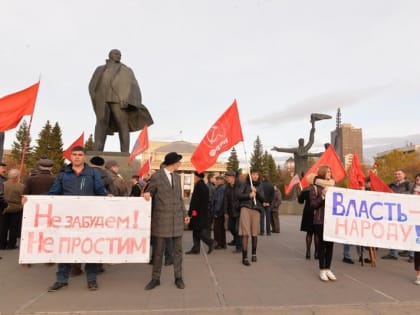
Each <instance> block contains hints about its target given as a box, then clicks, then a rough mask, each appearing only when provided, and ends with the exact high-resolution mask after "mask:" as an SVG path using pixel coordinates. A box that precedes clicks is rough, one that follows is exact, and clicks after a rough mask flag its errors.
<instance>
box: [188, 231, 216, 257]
mask: <svg viewBox="0 0 420 315" xmlns="http://www.w3.org/2000/svg"><path fill="white" fill-rule="evenodd" d="M192 236H193V247H192V249H191V250H192V251H194V252H197V253H199V252H200V241H203V242H204V243H205V244H206V245H207V246H211V245H212V244H213V240H212V239H211V237H210V230H209V229H200V230H193V232H192Z"/></svg>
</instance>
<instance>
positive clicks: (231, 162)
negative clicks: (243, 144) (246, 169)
mask: <svg viewBox="0 0 420 315" xmlns="http://www.w3.org/2000/svg"><path fill="white" fill-rule="evenodd" d="M226 169H227V170H228V171H237V170H238V169H239V159H238V154H237V153H236V149H235V147H233V148H232V150H231V151H230V156H229V158H228V162H227V163H226Z"/></svg>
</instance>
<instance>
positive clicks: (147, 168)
mask: <svg viewBox="0 0 420 315" xmlns="http://www.w3.org/2000/svg"><path fill="white" fill-rule="evenodd" d="M148 172H150V159H148V160H147V161H146V163H144V164H143V166H142V167H141V168H140V169H139V171H138V172H137V175H138V176H139V177H140V178H141V177H142V176H143V175H144V174H146V173H148Z"/></svg>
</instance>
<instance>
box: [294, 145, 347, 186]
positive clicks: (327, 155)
mask: <svg viewBox="0 0 420 315" xmlns="http://www.w3.org/2000/svg"><path fill="white" fill-rule="evenodd" d="M321 165H328V166H329V167H330V168H331V172H332V176H333V178H334V180H335V182H339V181H340V180H342V179H343V178H344V177H346V170H345V169H344V166H343V164H342V163H341V161H340V159H339V157H338V155H337V153H336V152H335V150H334V147H333V146H332V145H330V146H328V149H327V150H325V152H324V153H323V154H322V155H321V157H320V158H319V159H318V161H316V163H315V164H314V165H312V167H311V168H310V169H309V171H307V172H306V174H305V176H304V177H303V178H302V181H301V182H300V183H301V185H302V187H303V188H305V187H307V186H308V181H307V180H306V176H308V175H309V174H311V173H314V174H316V173H318V168H319V167H320V166H321Z"/></svg>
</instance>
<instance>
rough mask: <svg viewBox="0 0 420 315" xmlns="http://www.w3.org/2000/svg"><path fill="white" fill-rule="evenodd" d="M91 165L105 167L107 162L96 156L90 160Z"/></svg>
mask: <svg viewBox="0 0 420 315" xmlns="http://www.w3.org/2000/svg"><path fill="white" fill-rule="evenodd" d="M89 162H90V164H92V165H96V166H103V165H104V164H105V160H104V159H103V158H101V157H100V156H94V157H92V158H91V159H90V160H89Z"/></svg>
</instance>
